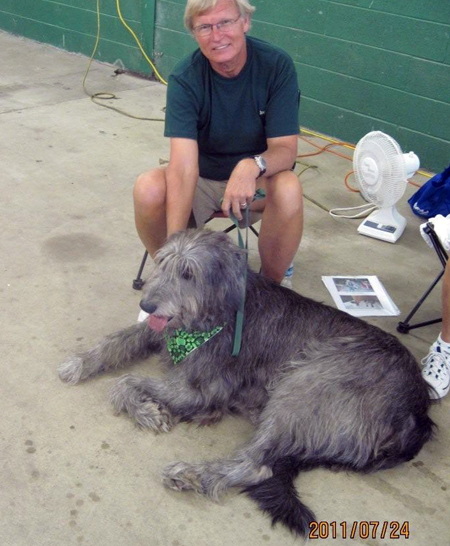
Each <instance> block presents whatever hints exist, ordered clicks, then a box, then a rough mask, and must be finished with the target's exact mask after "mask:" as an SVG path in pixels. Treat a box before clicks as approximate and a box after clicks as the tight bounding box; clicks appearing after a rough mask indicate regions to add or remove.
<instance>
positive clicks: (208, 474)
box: [59, 230, 434, 535]
mask: <svg viewBox="0 0 450 546" xmlns="http://www.w3.org/2000/svg"><path fill="white" fill-rule="evenodd" d="M246 269H247V265H246V259H245V251H243V250H241V249H239V248H238V247H237V246H236V245H235V244H234V243H233V242H232V241H231V240H230V238H229V237H228V236H227V235H225V234H223V233H214V232H210V231H207V230H201V231H199V230H191V231H185V232H179V233H177V234H175V235H173V236H172V237H170V238H169V240H168V241H167V243H166V244H165V245H164V247H163V248H162V249H161V250H160V251H159V252H158V254H157V258H156V269H155V272H154V274H153V276H152V277H151V279H150V280H149V281H148V282H147V286H146V292H145V295H144V298H143V299H142V302H141V307H142V308H143V309H144V310H145V311H147V312H149V313H150V317H149V319H148V321H147V322H144V323H140V324H136V325H134V326H131V327H130V328H127V329H125V330H122V331H120V332H118V333H115V334H112V335H110V336H108V337H106V338H105V339H104V340H103V341H102V342H100V343H99V344H98V345H97V346H96V347H94V348H93V349H91V350H90V351H87V352H85V353H82V354H79V355H77V356H74V357H72V358H69V359H68V360H67V361H66V362H64V363H63V364H62V365H61V366H60V368H59V373H60V377H61V378H62V379H63V380H64V381H67V382H68V383H71V384H75V383H78V382H79V381H82V380H85V379H87V378H90V377H93V376H95V375H97V374H98V373H100V372H105V371H108V370H111V369H116V368H119V367H122V366H125V365H127V364H129V363H130V362H132V361H133V360H135V359H141V358H146V357H148V356H149V355H151V354H154V353H159V354H160V356H161V359H162V360H163V362H164V363H165V365H166V367H167V375H166V377H165V379H162V380H161V379H152V378H148V377H141V376H137V375H125V376H123V377H121V378H120V379H119V380H118V382H117V383H116V385H115V387H114V388H113V391H112V395H111V400H112V404H113V406H114V408H115V410H116V411H117V412H118V413H119V412H126V413H128V415H129V416H130V417H131V418H132V419H133V420H134V421H135V422H136V423H137V424H138V425H139V426H141V427H145V428H149V429H151V430H153V431H155V432H168V431H169V430H170V429H171V428H172V427H173V426H174V425H175V424H176V423H178V422H180V421H190V422H197V423H201V424H207V423H212V422H216V421H218V420H220V419H221V418H222V417H223V416H224V415H227V414H240V415H243V416H245V417H248V418H249V419H250V420H251V421H252V422H253V423H254V424H255V427H256V430H255V434H254V436H253V438H252V439H251V440H250V442H249V443H248V444H247V445H245V446H243V447H242V448H241V449H239V450H238V451H237V452H236V453H234V454H233V455H231V456H229V457H227V458H224V459H220V460H217V461H212V462H201V463H185V462H176V463H173V464H171V465H169V466H168V467H166V469H165V470H164V473H163V480H164V484H165V485H166V486H167V487H170V488H172V489H174V490H176V491H182V490H186V489H191V490H194V491H197V492H198V493H201V494H203V495H206V496H208V497H210V498H212V499H218V498H219V497H220V495H221V494H223V493H224V492H225V491H226V490H227V489H228V488H229V487H239V488H241V489H242V490H244V491H245V492H246V493H247V494H248V495H249V496H250V497H251V498H252V499H254V500H255V501H256V502H257V503H258V505H259V506H260V508H261V509H262V510H264V511H266V512H268V513H269V514H270V516H271V518H272V522H273V523H276V522H281V523H283V524H285V525H286V526H287V527H288V528H289V529H291V530H292V531H293V532H294V533H298V534H300V535H307V534H308V530H309V526H310V523H311V522H312V521H314V520H315V519H316V518H315V516H314V514H313V512H312V511H311V510H310V509H309V508H308V507H306V506H305V505H304V504H303V503H302V502H301V501H300V498H299V496H298V495H297V492H296V489H295V487H294V479H295V478H296V476H297V475H298V473H299V472H300V471H304V470H307V469H311V468H313V467H318V466H324V467H338V468H342V469H350V470H355V471H361V472H369V471H374V470H381V469H384V468H390V467H393V466H395V465H397V464H399V463H402V462H404V461H409V460H410V459H412V458H413V457H414V456H415V455H417V453H418V452H419V450H420V449H421V448H422V446H423V444H424V443H425V442H426V441H428V440H429V439H430V437H431V436H432V430H433V426H434V424H433V422H432V421H431V419H430V418H429V417H428V415H427V411H428V408H429V405H430V398H429V393H428V388H427V384H426V383H425V382H424V380H423V379H422V376H421V374H420V370H419V366H418V364H417V362H416V360H415V359H414V358H413V356H412V355H411V354H410V353H409V351H408V350H407V349H406V348H405V347H404V346H403V345H402V344H401V343H400V342H399V341H398V340H397V339H396V338H395V337H394V336H392V335H390V334H387V333H385V332H383V331H382V330H380V329H379V328H377V327H375V326H371V325H369V324H367V323H366V322H364V321H362V320H359V319H357V318H354V317H352V316H350V315H348V314H346V313H343V312H341V311H338V310H336V309H333V308H331V307H328V306H326V305H323V304H321V303H318V302H316V301H313V300H311V299H308V298H305V297H303V296H300V295H299V294H296V293H295V292H293V291H291V290H288V289H286V288H283V287H281V286H279V285H277V284H275V283H273V282H271V281H270V280H268V279H266V278H264V277H262V276H261V275H259V274H256V273H254V272H253V271H251V270H250V269H248V271H247V275H248V279H247V283H246V284H245V270H246ZM245 290H246V300H245V321H244V328H243V334H242V348H241V351H240V354H239V356H238V357H233V356H231V353H232V346H233V338H234V328H235V320H236V311H237V309H238V308H239V304H240V301H241V298H242V295H243V293H244V291H245ZM217 327H223V328H222V330H220V331H219V332H217V333H215V335H213V336H212V337H210V338H209V339H208V341H206V343H204V344H203V345H201V346H200V347H198V348H197V349H195V350H193V351H192V352H190V353H188V354H187V355H186V356H185V357H184V358H183V360H181V361H180V362H178V363H177V364H176V365H175V364H174V362H173V360H172V357H171V356H170V354H169V351H168V343H169V344H170V343H172V345H173V344H174V343H175V345H177V343H181V344H183V343H184V341H179V342H177V341H176V340H175V341H174V338H173V336H174V334H175V333H176V332H177V331H178V330H184V331H187V332H189V333H192V332H210V331H214V332H215V330H214V329H215V328H217Z"/></svg>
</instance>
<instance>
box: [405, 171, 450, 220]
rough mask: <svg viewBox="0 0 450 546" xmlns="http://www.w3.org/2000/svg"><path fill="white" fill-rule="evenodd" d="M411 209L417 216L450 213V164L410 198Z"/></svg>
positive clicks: (428, 216) (426, 216)
mask: <svg viewBox="0 0 450 546" xmlns="http://www.w3.org/2000/svg"><path fill="white" fill-rule="evenodd" d="M408 203H409V204H410V205H411V210H412V211H413V212H414V214H417V216H422V217H423V218H433V217H434V216H437V215H438V214H442V216H447V215H448V214H450V165H449V166H448V167H447V168H446V169H445V171H443V172H441V173H439V174H436V175H434V176H433V178H430V180H428V181H427V182H425V184H424V185H423V186H422V187H421V188H420V189H418V190H417V191H416V193H415V194H414V195H413V196H412V197H410V198H409V199H408Z"/></svg>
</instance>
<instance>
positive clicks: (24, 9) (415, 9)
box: [0, 0, 450, 171]
mask: <svg viewBox="0 0 450 546" xmlns="http://www.w3.org/2000/svg"><path fill="white" fill-rule="evenodd" d="M253 4H254V5H255V6H256V8H257V10H256V12H255V14H254V17H253V24H252V29H251V34H252V35H254V36H257V37H259V38H262V39H265V40H268V41H270V42H272V43H274V44H276V45H278V46H279V47H282V48H283V49H285V50H286V51H288V52H289V53H290V55H291V56H292V57H293V59H294V62H295V64H296V68H297V71H298V77H299V85H300V87H301V89H302V104H301V109H300V123H301V125H302V126H304V127H309V128H311V129H315V130H317V131H320V132H323V133H325V134H330V135H332V136H335V137H337V138H342V139H345V140H348V141H350V142H357V141H358V140H359V139H360V138H361V137H362V136H363V135H364V134H365V133H366V132H368V131H370V130H373V129H379V130H384V131H386V132H388V133H389V134H391V135H392V136H393V137H394V138H397V140H398V141H399V142H400V144H401V146H402V147H403V148H404V149H414V150H415V151H416V152H417V153H418V154H419V155H420V158H421V161H422V164H423V165H424V167H426V168H429V169H431V170H434V171H440V170H442V169H443V168H444V167H446V166H447V165H448V163H449V161H450V130H449V129H448V125H449V123H448V120H449V119H450V91H449V90H450V1H449V0H277V1H274V0H253ZM120 6H121V10H122V13H123V16H124V17H125V19H126V20H127V22H128V23H129V24H130V26H131V27H132V28H133V29H134V30H135V32H136V33H137V34H138V36H139V39H140V40H141V41H142V44H143V46H144V48H145V50H146V51H147V53H148V54H149V55H150V56H151V57H152V58H154V59H155V61H156V65H157V66H158V68H159V70H160V71H161V74H162V75H163V76H164V77H165V78H167V76H168V75H169V74H170V72H171V70H173V68H174V66H175V65H176V63H177V62H178V61H179V60H180V59H181V58H182V57H184V56H185V55H186V54H188V53H189V52H191V51H192V50H193V49H194V48H195V47H196V44H195V41H194V40H193V38H192V37H191V36H190V35H189V33H188V32H187V31H186V30H185V29H184V27H183V11H184V6H185V0H120ZM101 14H102V16H101V25H102V27H101V40H100V46H99V50H98V54H97V58H99V59H100V60H103V61H107V62H115V61H116V60H117V59H120V61H121V62H122V63H123V64H124V65H125V66H126V67H127V68H129V69H130V70H135V71H138V72H145V73H151V69H150V67H149V66H148V64H147V62H146V61H145V60H144V59H143V57H142V54H141V53H140V51H139V49H138V47H137V45H136V44H135V42H134V40H133V38H132V37H131V35H130V34H129V33H128V32H127V31H126V30H125V28H124V27H123V25H122V24H121V22H120V21H119V18H118V16H117V10H116V0H101ZM0 28H2V29H5V30H7V31H10V32H13V33H16V34H20V35H23V36H25V37H28V38H33V39H36V40H39V41H43V42H47V43H51V44H53V45H56V46H57V47H61V48H65V49H68V50H70V51H79V52H81V53H83V54H85V55H90V53H91V51H92V47H93V45H94V40H95V34H96V30H97V21H96V0H58V1H54V0H0Z"/></svg>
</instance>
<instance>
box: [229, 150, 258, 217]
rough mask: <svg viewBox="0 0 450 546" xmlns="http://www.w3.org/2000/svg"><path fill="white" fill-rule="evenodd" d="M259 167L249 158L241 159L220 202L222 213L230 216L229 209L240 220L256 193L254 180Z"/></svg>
mask: <svg viewBox="0 0 450 546" xmlns="http://www.w3.org/2000/svg"><path fill="white" fill-rule="evenodd" d="M258 175H259V167H258V165H257V164H256V163H255V160H254V159H253V158H251V157H249V158H246V159H242V160H241V161H239V163H238V164H237V165H236V167H235V168H234V170H233V172H232V173H231V176H230V178H229V180H228V183H227V187H226V190H225V193H224V196H223V201H222V212H223V213H224V214H225V216H229V215H230V209H231V210H232V211H233V213H234V215H235V216H236V218H237V219H238V220H242V210H243V209H245V208H246V207H247V206H250V203H251V202H252V200H253V196H254V195H255V191H256V178H257V177H258Z"/></svg>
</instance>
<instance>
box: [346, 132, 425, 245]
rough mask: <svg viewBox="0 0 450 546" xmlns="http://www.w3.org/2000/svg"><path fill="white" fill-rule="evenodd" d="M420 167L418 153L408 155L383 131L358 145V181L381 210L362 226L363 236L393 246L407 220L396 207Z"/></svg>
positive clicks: (366, 195)
mask: <svg viewBox="0 0 450 546" xmlns="http://www.w3.org/2000/svg"><path fill="white" fill-rule="evenodd" d="M419 166H420V161H419V158H418V157H417V155H416V154H415V153H414V152H409V154H404V153H403V152H402V150H401V148H400V146H399V145H398V143H397V142H396V141H395V140H394V139H393V138H392V137H390V136H389V135H386V134H385V133H382V132H381V131H372V132H371V133H368V134H367V135H366V136H365V137H363V138H362V139H361V140H360V141H359V142H358V144H357V145H356V148H355V153H354V155H353V170H354V171H355V177H356V180H357V182H358V185H359V188H360V190H361V193H362V195H363V197H364V198H365V199H366V201H369V202H370V203H373V204H374V205H376V207H377V210H375V211H374V212H372V213H371V214H370V215H369V216H368V217H367V218H366V219H365V220H364V221H363V222H362V223H361V224H360V226H359V227H358V232H359V233H361V234H362V235H367V236H369V237H374V238H376V239H381V240H383V241H388V242H389V243H395V242H396V241H397V239H398V238H399V237H400V235H401V234H402V233H403V230H404V229H405V226H406V220H405V218H404V217H403V216H402V215H401V214H400V213H399V212H398V211H397V209H396V208H395V204H396V203H397V201H398V200H399V199H400V198H401V197H402V195H403V194H404V193H405V189H406V185H407V183H408V178H410V177H411V176H412V175H413V174H414V173H415V172H416V171H417V170H418V169H419Z"/></svg>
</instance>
